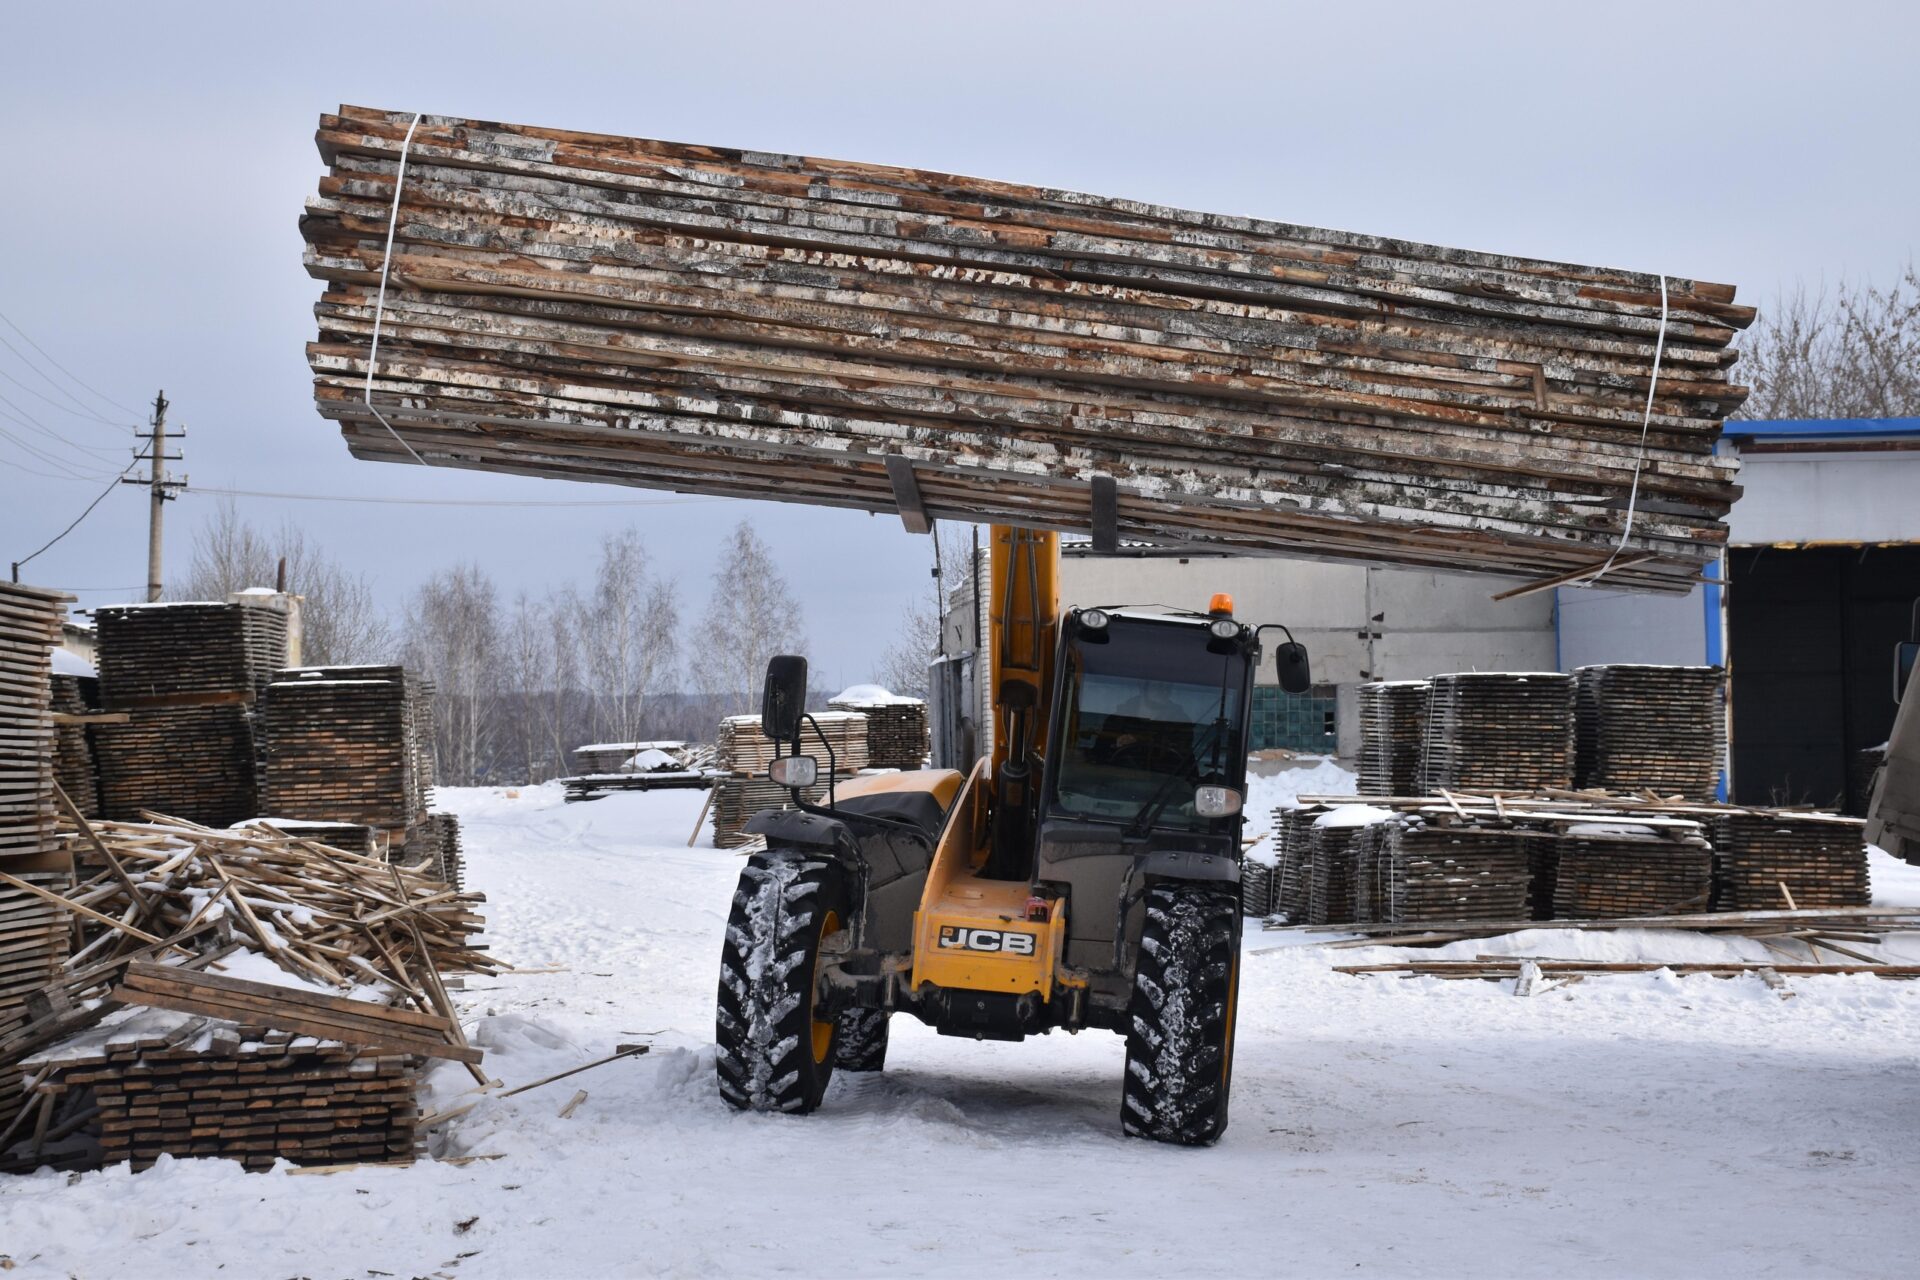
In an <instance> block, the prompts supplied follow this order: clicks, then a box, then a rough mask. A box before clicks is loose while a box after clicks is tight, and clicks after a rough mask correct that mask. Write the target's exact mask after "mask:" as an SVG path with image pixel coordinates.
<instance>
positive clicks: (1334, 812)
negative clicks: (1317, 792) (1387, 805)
mask: <svg viewBox="0 0 1920 1280" xmlns="http://www.w3.org/2000/svg"><path fill="white" fill-rule="evenodd" d="M1397 816H1399V815H1397V814H1396V813H1394V811H1393V810H1391V809H1382V808H1380V807H1379V806H1378V805H1371V804H1343V805H1336V806H1335V807H1333V808H1331V809H1329V810H1327V811H1326V812H1325V813H1323V814H1321V815H1320V816H1319V817H1317V818H1315V819H1314V820H1313V825H1314V826H1316V827H1325V828H1328V829H1329V830H1343V829H1345V828H1347V827H1370V826H1372V825H1373V824H1374V823H1376V822H1391V821H1392V820H1393V819H1394V818H1395V817H1397Z"/></svg>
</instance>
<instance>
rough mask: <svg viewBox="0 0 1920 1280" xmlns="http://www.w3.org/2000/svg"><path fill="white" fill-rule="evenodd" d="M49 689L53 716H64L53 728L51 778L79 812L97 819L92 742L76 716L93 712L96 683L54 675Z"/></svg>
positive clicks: (97, 777) (97, 780) (96, 776)
mask: <svg viewBox="0 0 1920 1280" xmlns="http://www.w3.org/2000/svg"><path fill="white" fill-rule="evenodd" d="M88 685H92V686H94V693H95V698H91V699H90V698H89V697H88V696H87V694H88V690H87V686H88ZM52 690H53V701H52V707H53V712H54V715H55V716H57V717H65V719H62V720H59V721H58V722H57V723H56V724H55V725H54V731H53V776H54V778H55V780H56V781H58V782H59V783H60V789H61V790H62V791H64V792H66V793H67V795H68V797H69V798H70V799H71V800H72V801H73V802H74V804H75V805H77V806H79V809H80V812H81V813H84V814H86V815H87V816H88V817H89V818H97V817H99V816H100V773H99V770H98V768H97V767H96V766H95V764H94V761H93V739H92V737H91V736H90V734H89V732H88V728H87V725H86V723H85V722H84V721H83V720H81V719H79V717H82V716H86V715H89V714H91V713H92V712H93V711H94V710H95V706H94V702H95V701H96V700H97V696H98V682H97V681H95V680H93V679H90V678H88V677H86V676H76V675H63V674H61V673H59V672H55V673H54V675H53V677H52Z"/></svg>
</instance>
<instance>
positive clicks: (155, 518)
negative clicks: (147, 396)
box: [120, 391, 187, 604]
mask: <svg viewBox="0 0 1920 1280" xmlns="http://www.w3.org/2000/svg"><path fill="white" fill-rule="evenodd" d="M175 434H176V435H181V436H184V435H186V432H184V431H180V432H176V433H175ZM140 438H141V439H143V440H145V441H146V442H147V448H148V449H149V450H150V451H151V452H150V453H149V454H148V455H147V456H148V457H149V458H150V459H151V460H152V463H153V468H152V475H151V476H150V478H148V479H146V480H138V479H135V478H134V477H132V476H128V477H127V478H126V479H124V480H122V481H121V482H120V483H122V484H144V485H146V486H147V487H148V488H149V489H151V490H152V494H151V497H150V499H149V500H150V502H151V503H152V508H151V510H150V512H149V514H148V517H147V602H148V603H149V604H151V603H153V602H154V601H156V600H158V599H159V598H160V590H161V581H160V534H161V526H162V524H163V523H164V512H165V510H166V504H167V502H168V501H169V500H170V499H172V498H174V497H177V496H178V492H177V491H178V490H180V489H183V488H185V487H186V483H187V482H186V478H185V477H184V476H183V477H182V478H180V479H178V480H169V479H168V478H167V463H168V462H178V461H180V459H181V457H182V455H180V454H177V453H172V454H170V453H168V452H167V393H166V392H165V391H161V392H160V393H158V394H157V395H155V396H154V397H153V427H152V430H150V431H148V432H147V433H146V434H145V435H143V436H141V437H140Z"/></svg>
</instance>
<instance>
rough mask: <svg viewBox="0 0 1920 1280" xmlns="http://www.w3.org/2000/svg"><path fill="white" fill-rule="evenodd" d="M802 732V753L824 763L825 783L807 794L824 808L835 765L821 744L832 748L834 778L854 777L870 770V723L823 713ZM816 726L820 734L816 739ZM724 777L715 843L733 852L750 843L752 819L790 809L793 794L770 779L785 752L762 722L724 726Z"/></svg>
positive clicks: (749, 719) (720, 752) (717, 789)
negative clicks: (764, 730) (771, 770)
mask: <svg viewBox="0 0 1920 1280" xmlns="http://www.w3.org/2000/svg"><path fill="white" fill-rule="evenodd" d="M812 721H813V723H809V724H807V725H805V727H804V728H803V729H802V730H801V746H800V753H801V754H802V755H810V756H812V757H813V758H814V759H815V760H816V761H818V763H819V771H820V772H819V777H820V781H818V782H816V783H815V784H814V785H813V786H811V787H808V788H807V789H806V790H805V791H804V792H803V793H802V794H803V795H804V796H805V797H806V798H807V800H808V801H810V802H813V803H818V802H819V801H820V800H821V798H822V797H824V796H825V795H826V794H827V771H828V767H829V761H828V756H827V750H826V747H825V746H823V745H822V743H821V741H820V738H821V736H822V735H824V736H825V738H826V740H827V742H828V743H830V744H832V747H833V757H832V762H831V763H832V768H833V770H834V776H836V777H848V776H851V775H852V774H855V773H858V772H859V771H860V770H862V769H864V768H866V767H867V718H866V717H865V716H863V715H861V714H859V713H858V712H854V711H823V712H819V713H817V714H816V715H814V716H813V717H812ZM815 724H817V725H818V727H819V733H815V731H814V728H815ZM714 745H715V748H716V751H717V758H718V763H719V767H720V769H721V770H722V776H721V777H720V779H719V780H718V781H717V782H715V783H714V790H713V843H714V844H715V845H716V846H717V847H719V848H722V849H730V848H733V847H734V846H736V845H739V844H742V843H744V842H745V841H746V839H747V836H746V833H745V831H744V830H743V828H744V827H745V826H746V823H747V819H748V818H751V817H752V816H753V815H754V814H756V813H758V812H760V811H761V810H762V809H786V808H791V807H792V804H793V793H792V792H790V791H788V790H787V788H785V787H782V786H777V785H775V784H774V783H773V782H772V781H771V780H770V779H768V777H767V767H768V766H769V765H771V764H772V763H773V758H774V757H775V756H776V755H780V754H784V752H783V751H782V750H781V748H780V746H779V745H778V744H777V743H775V742H774V741H773V740H772V739H770V738H768V737H767V736H766V735H765V734H764V733H762V732H760V717H758V716H729V717H727V718H726V719H725V720H722V721H721V722H720V732H719V734H718V736H717V741H716V742H715V744H714Z"/></svg>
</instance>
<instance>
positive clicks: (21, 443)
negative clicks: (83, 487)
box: [0, 427, 100, 480]
mask: <svg viewBox="0 0 1920 1280" xmlns="http://www.w3.org/2000/svg"><path fill="white" fill-rule="evenodd" d="M0 440H5V441H8V442H9V443H11V444H12V445H13V446H14V447H15V448H19V449H25V450H26V451H27V452H28V453H30V454H32V455H33V456H34V457H36V458H38V459H40V461H42V462H44V463H46V464H47V465H48V466H50V467H53V468H55V469H56V470H59V471H64V472H65V473H66V474H67V476H68V478H70V479H73V480H98V479H100V475H99V474H98V473H94V474H90V475H82V474H81V473H80V472H78V471H76V470H74V466H73V464H72V463H70V462H68V461H67V460H66V459H65V458H56V457H54V456H53V455H52V454H50V453H47V452H46V451H44V450H42V449H39V448H36V447H35V446H33V445H31V444H28V443H27V442H26V441H25V440H22V439H21V438H20V437H19V436H16V435H14V434H13V433H12V432H11V431H8V430H7V429H6V428H5V427H0ZM96 465H98V464H96Z"/></svg>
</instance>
